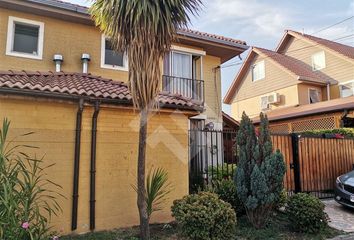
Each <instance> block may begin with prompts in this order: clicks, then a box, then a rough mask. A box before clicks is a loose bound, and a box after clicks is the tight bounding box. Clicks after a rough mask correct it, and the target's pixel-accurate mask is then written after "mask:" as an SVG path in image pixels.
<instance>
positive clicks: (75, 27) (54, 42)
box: [0, 8, 221, 123]
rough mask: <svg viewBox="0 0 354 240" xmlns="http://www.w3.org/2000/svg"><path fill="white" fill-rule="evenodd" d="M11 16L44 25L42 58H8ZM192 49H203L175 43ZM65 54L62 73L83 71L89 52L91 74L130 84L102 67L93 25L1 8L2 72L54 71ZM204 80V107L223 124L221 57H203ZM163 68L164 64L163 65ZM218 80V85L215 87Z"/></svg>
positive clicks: (118, 72) (124, 74) (97, 34)
mask: <svg viewBox="0 0 354 240" xmlns="http://www.w3.org/2000/svg"><path fill="white" fill-rule="evenodd" d="M9 16H14V17H19V18H24V19H28V20H34V21H39V22H43V23H44V48H43V59H42V60H35V59H29V58H22V57H14V56H7V55H6V54H5V52H6V38H7V28H8V19H9ZM175 45H178V46H182V47H187V48H191V49H197V50H203V49H201V48H195V47H191V46H186V45H181V44H178V43H177V44H175ZM58 53H60V54H62V55H63V57H64V62H63V64H62V70H63V71H66V72H81V71H82V63H81V55H82V53H89V54H90V55H91V61H90V63H89V72H90V73H92V74H93V75H98V76H102V77H105V78H112V79H115V80H119V81H124V82H126V81H127V78H128V72H127V71H121V70H111V69H105V68H101V33H100V31H99V30H98V29H97V28H95V27H94V26H88V25H84V24H77V23H73V22H68V21H62V20H59V19H54V18H49V17H44V16H38V15H34V14H28V13H22V12H17V11H11V10H7V9H3V8H0V70H9V69H11V70H30V71H55V66H54V63H53V55H54V54H58ZM202 61H203V79H202V80H204V81H205V105H206V112H205V113H204V114H206V115H207V117H208V119H210V120H211V121H215V122H219V123H221V79H220V78H221V77H220V71H213V69H214V68H216V67H217V66H219V65H220V64H221V60H220V58H219V57H214V56H210V55H206V56H203V60H202ZM161 67H162V62H161ZM215 81H216V86H215Z"/></svg>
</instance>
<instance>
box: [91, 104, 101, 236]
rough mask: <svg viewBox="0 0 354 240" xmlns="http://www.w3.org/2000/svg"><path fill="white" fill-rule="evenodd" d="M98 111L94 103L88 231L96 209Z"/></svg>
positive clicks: (93, 221)
mask: <svg viewBox="0 0 354 240" xmlns="http://www.w3.org/2000/svg"><path fill="white" fill-rule="evenodd" d="M99 111H100V103H99V102H98V101H96V102H95V111H94V113H93V116H92V129H91V166H90V230H94V229H95V209H96V198H95V197H96V140H97V118H98V114H99Z"/></svg>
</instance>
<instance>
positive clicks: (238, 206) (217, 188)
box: [210, 179, 245, 216]
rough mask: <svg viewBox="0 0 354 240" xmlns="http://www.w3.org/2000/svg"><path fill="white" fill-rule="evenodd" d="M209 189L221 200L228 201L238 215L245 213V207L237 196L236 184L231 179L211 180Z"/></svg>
mask: <svg viewBox="0 0 354 240" xmlns="http://www.w3.org/2000/svg"><path fill="white" fill-rule="evenodd" d="M210 191H211V192H213V193H215V194H217V195H218V196H219V198H220V199H221V200H223V201H225V202H227V203H230V204H231V206H232V208H233V209H234V210H235V212H236V214H237V215H238V216H240V215H242V214H244V213H245V208H244V206H243V204H242V202H241V201H240V199H239V198H238V197H237V190H236V185H235V182H234V181H233V180H228V179H223V180H216V181H213V184H212V186H211V187H210Z"/></svg>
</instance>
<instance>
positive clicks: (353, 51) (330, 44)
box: [277, 30, 354, 59]
mask: <svg viewBox="0 0 354 240" xmlns="http://www.w3.org/2000/svg"><path fill="white" fill-rule="evenodd" d="M289 34H290V35H291V36H294V37H300V38H301V37H303V38H305V39H308V40H310V41H311V42H314V43H315V44H318V45H322V46H324V47H326V48H329V49H330V50H332V51H335V52H337V53H339V54H341V55H343V56H345V57H348V58H351V59H354V47H351V46H348V45H344V44H341V43H338V42H334V41H330V40H327V39H323V38H319V37H315V36H312V35H308V34H302V33H299V32H296V31H292V30H286V32H285V35H286V36H287V35H289ZM286 36H285V37H283V40H282V41H281V42H280V44H279V46H278V48H277V51H278V52H279V51H281V50H282V46H284V44H285V42H286Z"/></svg>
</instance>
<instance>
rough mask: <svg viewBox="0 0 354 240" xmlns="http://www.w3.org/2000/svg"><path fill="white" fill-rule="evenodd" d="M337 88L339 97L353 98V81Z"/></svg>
mask: <svg viewBox="0 0 354 240" xmlns="http://www.w3.org/2000/svg"><path fill="white" fill-rule="evenodd" d="M339 88H340V96H341V97H350V96H354V81H350V82H346V83H342V84H341V85H339Z"/></svg>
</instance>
